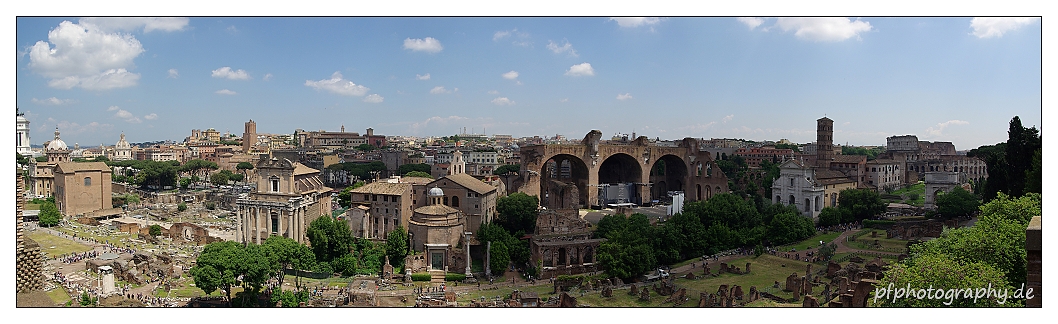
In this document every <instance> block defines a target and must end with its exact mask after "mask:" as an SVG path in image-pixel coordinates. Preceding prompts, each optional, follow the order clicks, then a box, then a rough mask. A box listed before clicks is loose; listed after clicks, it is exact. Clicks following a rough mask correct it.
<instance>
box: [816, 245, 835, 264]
mask: <svg viewBox="0 0 1058 324" xmlns="http://www.w3.org/2000/svg"><path fill="white" fill-rule="evenodd" d="M837 250H838V245H837V244H834V242H830V243H828V244H824V245H823V246H820V247H819V257H821V258H823V260H830V258H831V257H833V256H834V251H837Z"/></svg>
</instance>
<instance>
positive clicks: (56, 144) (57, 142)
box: [48, 127, 67, 150]
mask: <svg viewBox="0 0 1058 324" xmlns="http://www.w3.org/2000/svg"><path fill="white" fill-rule="evenodd" d="M66 149H67V146H66V142H63V141H62V140H61V139H59V128H58V127H56V128H55V139H54V140H52V141H51V142H49V143H48V150H66Z"/></svg>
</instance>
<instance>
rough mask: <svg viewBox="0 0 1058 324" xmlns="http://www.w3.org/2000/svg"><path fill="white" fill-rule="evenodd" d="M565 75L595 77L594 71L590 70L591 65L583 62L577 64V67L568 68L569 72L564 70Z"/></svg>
mask: <svg viewBox="0 0 1058 324" xmlns="http://www.w3.org/2000/svg"><path fill="white" fill-rule="evenodd" d="M566 75H568V76H585V75H586V76H592V75H595V69H592V68H591V64H589V63H587V62H585V63H581V64H577V65H574V66H571V67H569V70H566Z"/></svg>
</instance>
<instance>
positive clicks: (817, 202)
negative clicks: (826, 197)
mask: <svg viewBox="0 0 1058 324" xmlns="http://www.w3.org/2000/svg"><path fill="white" fill-rule="evenodd" d="M819 201H820V198H819V196H816V211H819V208H820V207H819V205H820V204H819Z"/></svg>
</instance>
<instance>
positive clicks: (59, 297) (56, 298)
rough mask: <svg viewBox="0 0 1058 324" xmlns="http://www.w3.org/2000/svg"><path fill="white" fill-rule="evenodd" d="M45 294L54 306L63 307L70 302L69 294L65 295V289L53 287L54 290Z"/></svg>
mask: <svg viewBox="0 0 1058 324" xmlns="http://www.w3.org/2000/svg"><path fill="white" fill-rule="evenodd" d="M47 294H48V298H51V301H52V302H54V303H55V305H63V304H66V302H68V301H70V294H69V293H67V292H66V288H63V287H55V289H52V290H51V291H49V292H47Z"/></svg>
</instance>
